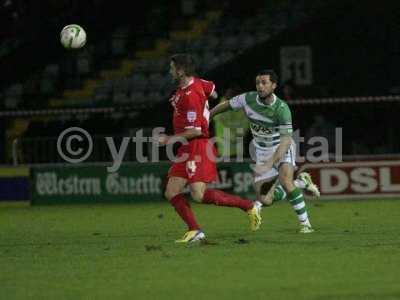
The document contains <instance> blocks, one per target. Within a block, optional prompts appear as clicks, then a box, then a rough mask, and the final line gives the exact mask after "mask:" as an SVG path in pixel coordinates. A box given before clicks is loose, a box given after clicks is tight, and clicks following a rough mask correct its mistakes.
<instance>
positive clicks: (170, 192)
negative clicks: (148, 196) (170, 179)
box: [164, 189, 179, 201]
mask: <svg viewBox="0 0 400 300" xmlns="http://www.w3.org/2000/svg"><path fill="white" fill-rule="evenodd" d="M178 194H179V193H178V192H177V191H174V190H173V189H167V190H166V191H165V192H164V197H165V198H166V199H167V200H168V201H171V199H172V198H174V197H175V196H176V195H178Z"/></svg>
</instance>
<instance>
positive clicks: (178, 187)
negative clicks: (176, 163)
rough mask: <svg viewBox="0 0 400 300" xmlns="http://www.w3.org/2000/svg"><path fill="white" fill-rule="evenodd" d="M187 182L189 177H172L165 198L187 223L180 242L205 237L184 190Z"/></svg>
mask: <svg viewBox="0 0 400 300" xmlns="http://www.w3.org/2000/svg"><path fill="white" fill-rule="evenodd" d="M186 184H187V179H186V178H182V177H170V178H169V179H168V183H167V187H166V190H165V198H167V199H168V201H169V202H170V203H171V205H172V206H173V207H174V208H175V211H176V212H177V214H178V215H179V216H180V217H181V219H182V220H183V221H184V222H185V223H186V225H187V227H188V231H187V232H186V233H185V235H184V236H183V238H182V239H180V240H177V241H176V242H178V243H190V242H194V241H197V240H200V239H203V238H204V237H205V235H204V233H203V232H202V231H201V230H200V226H199V225H198V224H197V222H196V219H195V217H194V214H193V212H192V209H191V207H190V203H189V202H188V201H187V199H186V198H185V196H184V195H183V193H182V191H183V189H184V188H185V186H186Z"/></svg>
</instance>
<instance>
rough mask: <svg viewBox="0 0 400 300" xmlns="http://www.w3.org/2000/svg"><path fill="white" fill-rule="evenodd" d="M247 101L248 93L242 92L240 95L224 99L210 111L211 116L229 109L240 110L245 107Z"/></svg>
mask: <svg viewBox="0 0 400 300" xmlns="http://www.w3.org/2000/svg"><path fill="white" fill-rule="evenodd" d="M245 103H246V94H241V95H238V96H235V97H233V98H232V99H230V100H229V101H224V102H221V103H219V104H218V105H217V106H215V107H214V108H213V109H211V111H210V118H212V117H213V116H216V115H217V114H220V113H223V112H224V111H227V110H231V109H233V110H240V109H243V107H244V106H245Z"/></svg>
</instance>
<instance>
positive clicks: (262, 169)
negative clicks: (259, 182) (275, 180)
mask: <svg viewBox="0 0 400 300" xmlns="http://www.w3.org/2000/svg"><path fill="white" fill-rule="evenodd" d="M272 166H273V163H272V161H271V160H269V161H267V162H265V163H263V164H260V165H254V166H253V171H254V172H255V173H256V174H257V175H262V174H265V173H267V172H268V171H270V170H271V169H272Z"/></svg>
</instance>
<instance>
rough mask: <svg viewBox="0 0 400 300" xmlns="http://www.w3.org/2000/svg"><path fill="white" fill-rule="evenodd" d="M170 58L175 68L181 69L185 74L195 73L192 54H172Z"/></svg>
mask: <svg viewBox="0 0 400 300" xmlns="http://www.w3.org/2000/svg"><path fill="white" fill-rule="evenodd" d="M170 60H171V61H172V62H174V64H175V67H176V68H177V69H181V70H183V71H184V72H185V74H186V75H187V76H192V75H194V73H195V63H194V59H193V56H191V55H190V54H186V53H179V54H174V55H172V56H171V58H170Z"/></svg>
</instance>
